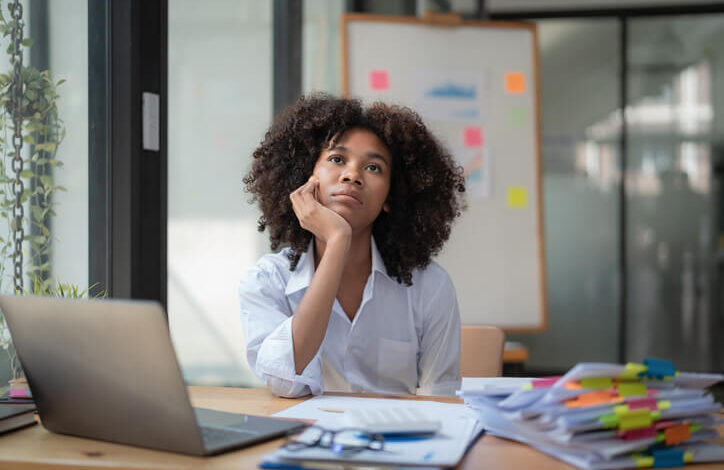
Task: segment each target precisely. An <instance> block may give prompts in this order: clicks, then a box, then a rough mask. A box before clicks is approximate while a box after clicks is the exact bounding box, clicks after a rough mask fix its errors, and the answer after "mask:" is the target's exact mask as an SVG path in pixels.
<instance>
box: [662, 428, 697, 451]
mask: <svg viewBox="0 0 724 470" xmlns="http://www.w3.org/2000/svg"><path fill="white" fill-rule="evenodd" d="M664 437H665V439H666V445H667V446H671V445H675V444H679V443H681V442H684V441H685V440H687V439H689V438H690V437H691V430H690V429H689V425H688V424H677V425H676V426H671V427H670V428H666V429H664Z"/></svg>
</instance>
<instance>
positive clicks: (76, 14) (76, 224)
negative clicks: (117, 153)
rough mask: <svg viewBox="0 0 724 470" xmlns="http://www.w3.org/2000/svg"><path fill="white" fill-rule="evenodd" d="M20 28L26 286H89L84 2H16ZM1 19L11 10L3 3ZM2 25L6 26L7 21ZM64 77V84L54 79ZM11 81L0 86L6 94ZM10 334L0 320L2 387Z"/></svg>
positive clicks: (4, 278)
mask: <svg viewBox="0 0 724 470" xmlns="http://www.w3.org/2000/svg"><path fill="white" fill-rule="evenodd" d="M20 3H21V5H22V18H21V21H22V23H23V24H24V31H23V32H22V33H21V36H22V37H27V38H30V39H31V40H32V42H33V44H32V45H31V44H29V43H27V42H25V43H24V46H23V47H22V48H21V49H22V54H23V67H24V70H23V81H24V83H23V99H24V105H25V106H26V107H29V108H30V109H33V110H34V112H33V113H32V114H31V113H28V112H27V108H26V112H25V113H24V117H23V130H22V135H23V145H22V150H21V154H20V155H21V156H22V159H23V172H22V173H21V174H20V176H21V181H22V182H23V188H24V190H25V191H24V193H23V194H24V195H23V198H22V199H21V200H22V201H23V203H22V206H23V212H24V217H25V218H24V221H23V224H22V227H23V232H24V238H23V261H24V263H23V285H24V289H25V290H26V291H30V292H32V291H33V286H34V284H35V281H36V280H37V281H38V283H39V285H43V283H45V285H46V286H51V287H54V286H56V282H61V283H63V284H72V285H74V286H76V287H78V289H79V290H80V291H83V290H85V289H86V288H87V287H88V34H87V33H88V2H87V0H68V1H66V2H62V4H60V3H59V2H29V1H24V2H20ZM0 8H2V14H3V18H4V21H3V23H5V22H7V21H10V20H11V19H12V16H11V14H10V12H9V11H8V4H7V3H5V4H3V5H2V6H0ZM3 26H6V25H5V24H4V25H3ZM9 44H10V38H9V37H8V38H3V39H2V41H1V43H0V50H2V51H3V52H2V54H0V56H1V57H0V73H3V74H7V77H8V80H10V81H12V80H13V70H12V67H11V63H10V60H11V54H10V53H8V52H7V48H8V45H9ZM61 80H63V81H64V83H62V84H61V83H59V81H61ZM9 83H10V82H5V83H4V84H3V85H2V86H1V87H0V94H1V95H3V98H8V97H9V93H10V91H11V87H10V86H9ZM11 113H12V111H11V107H6V106H2V109H0V127H1V129H0V136H2V139H3V141H2V142H0V154H2V164H1V165H0V173H2V175H0V176H2V178H3V183H2V184H0V187H1V188H2V193H0V202H1V203H2V206H3V208H2V211H0V212H2V214H0V237H1V238H0V258H2V259H1V263H0V265H1V267H0V293H1V294H10V293H13V292H14V282H13V255H12V253H13V232H12V230H11V228H12V222H11V220H12V217H13V211H12V209H11V207H12V206H13V205H14V203H15V194H14V192H13V189H12V185H11V183H10V181H11V180H14V179H15V171H14V170H13V163H12V160H13V155H14V146H13V141H12V139H11V133H12V132H13V124H12V114H11ZM7 339H8V336H7V335H6V332H4V321H3V320H2V318H0V386H2V385H3V384H5V383H6V380H7V379H8V378H10V375H11V371H10V365H9V361H8V360H7V358H8V355H7V354H6V352H5V351H4V346H5V345H6V342H7Z"/></svg>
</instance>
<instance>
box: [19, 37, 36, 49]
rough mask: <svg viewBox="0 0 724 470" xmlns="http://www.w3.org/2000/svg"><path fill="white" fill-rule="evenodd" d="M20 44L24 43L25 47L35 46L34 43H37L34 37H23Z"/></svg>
mask: <svg viewBox="0 0 724 470" xmlns="http://www.w3.org/2000/svg"><path fill="white" fill-rule="evenodd" d="M20 44H22V45H23V46H25V47H33V44H35V43H34V42H33V40H32V39H30V38H25V39H23V40H22V41H20Z"/></svg>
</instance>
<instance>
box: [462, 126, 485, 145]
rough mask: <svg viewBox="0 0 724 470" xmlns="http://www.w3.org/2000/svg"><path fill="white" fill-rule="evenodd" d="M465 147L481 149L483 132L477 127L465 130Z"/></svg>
mask: <svg viewBox="0 0 724 470" xmlns="http://www.w3.org/2000/svg"><path fill="white" fill-rule="evenodd" d="M464 134H465V146H466V147H481V146H482V145H483V130H482V129H481V128H479V127H466V128H465V132H464Z"/></svg>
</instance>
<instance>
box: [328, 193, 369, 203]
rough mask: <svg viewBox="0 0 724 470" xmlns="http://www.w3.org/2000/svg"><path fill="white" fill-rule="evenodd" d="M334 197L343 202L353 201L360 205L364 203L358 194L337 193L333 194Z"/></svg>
mask: <svg viewBox="0 0 724 470" xmlns="http://www.w3.org/2000/svg"><path fill="white" fill-rule="evenodd" d="M332 197H333V198H334V199H337V200H339V201H342V202H353V203H356V204H360V205H361V204H362V201H360V200H359V199H358V198H357V197H356V196H353V195H352V194H345V193H336V194H332Z"/></svg>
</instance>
